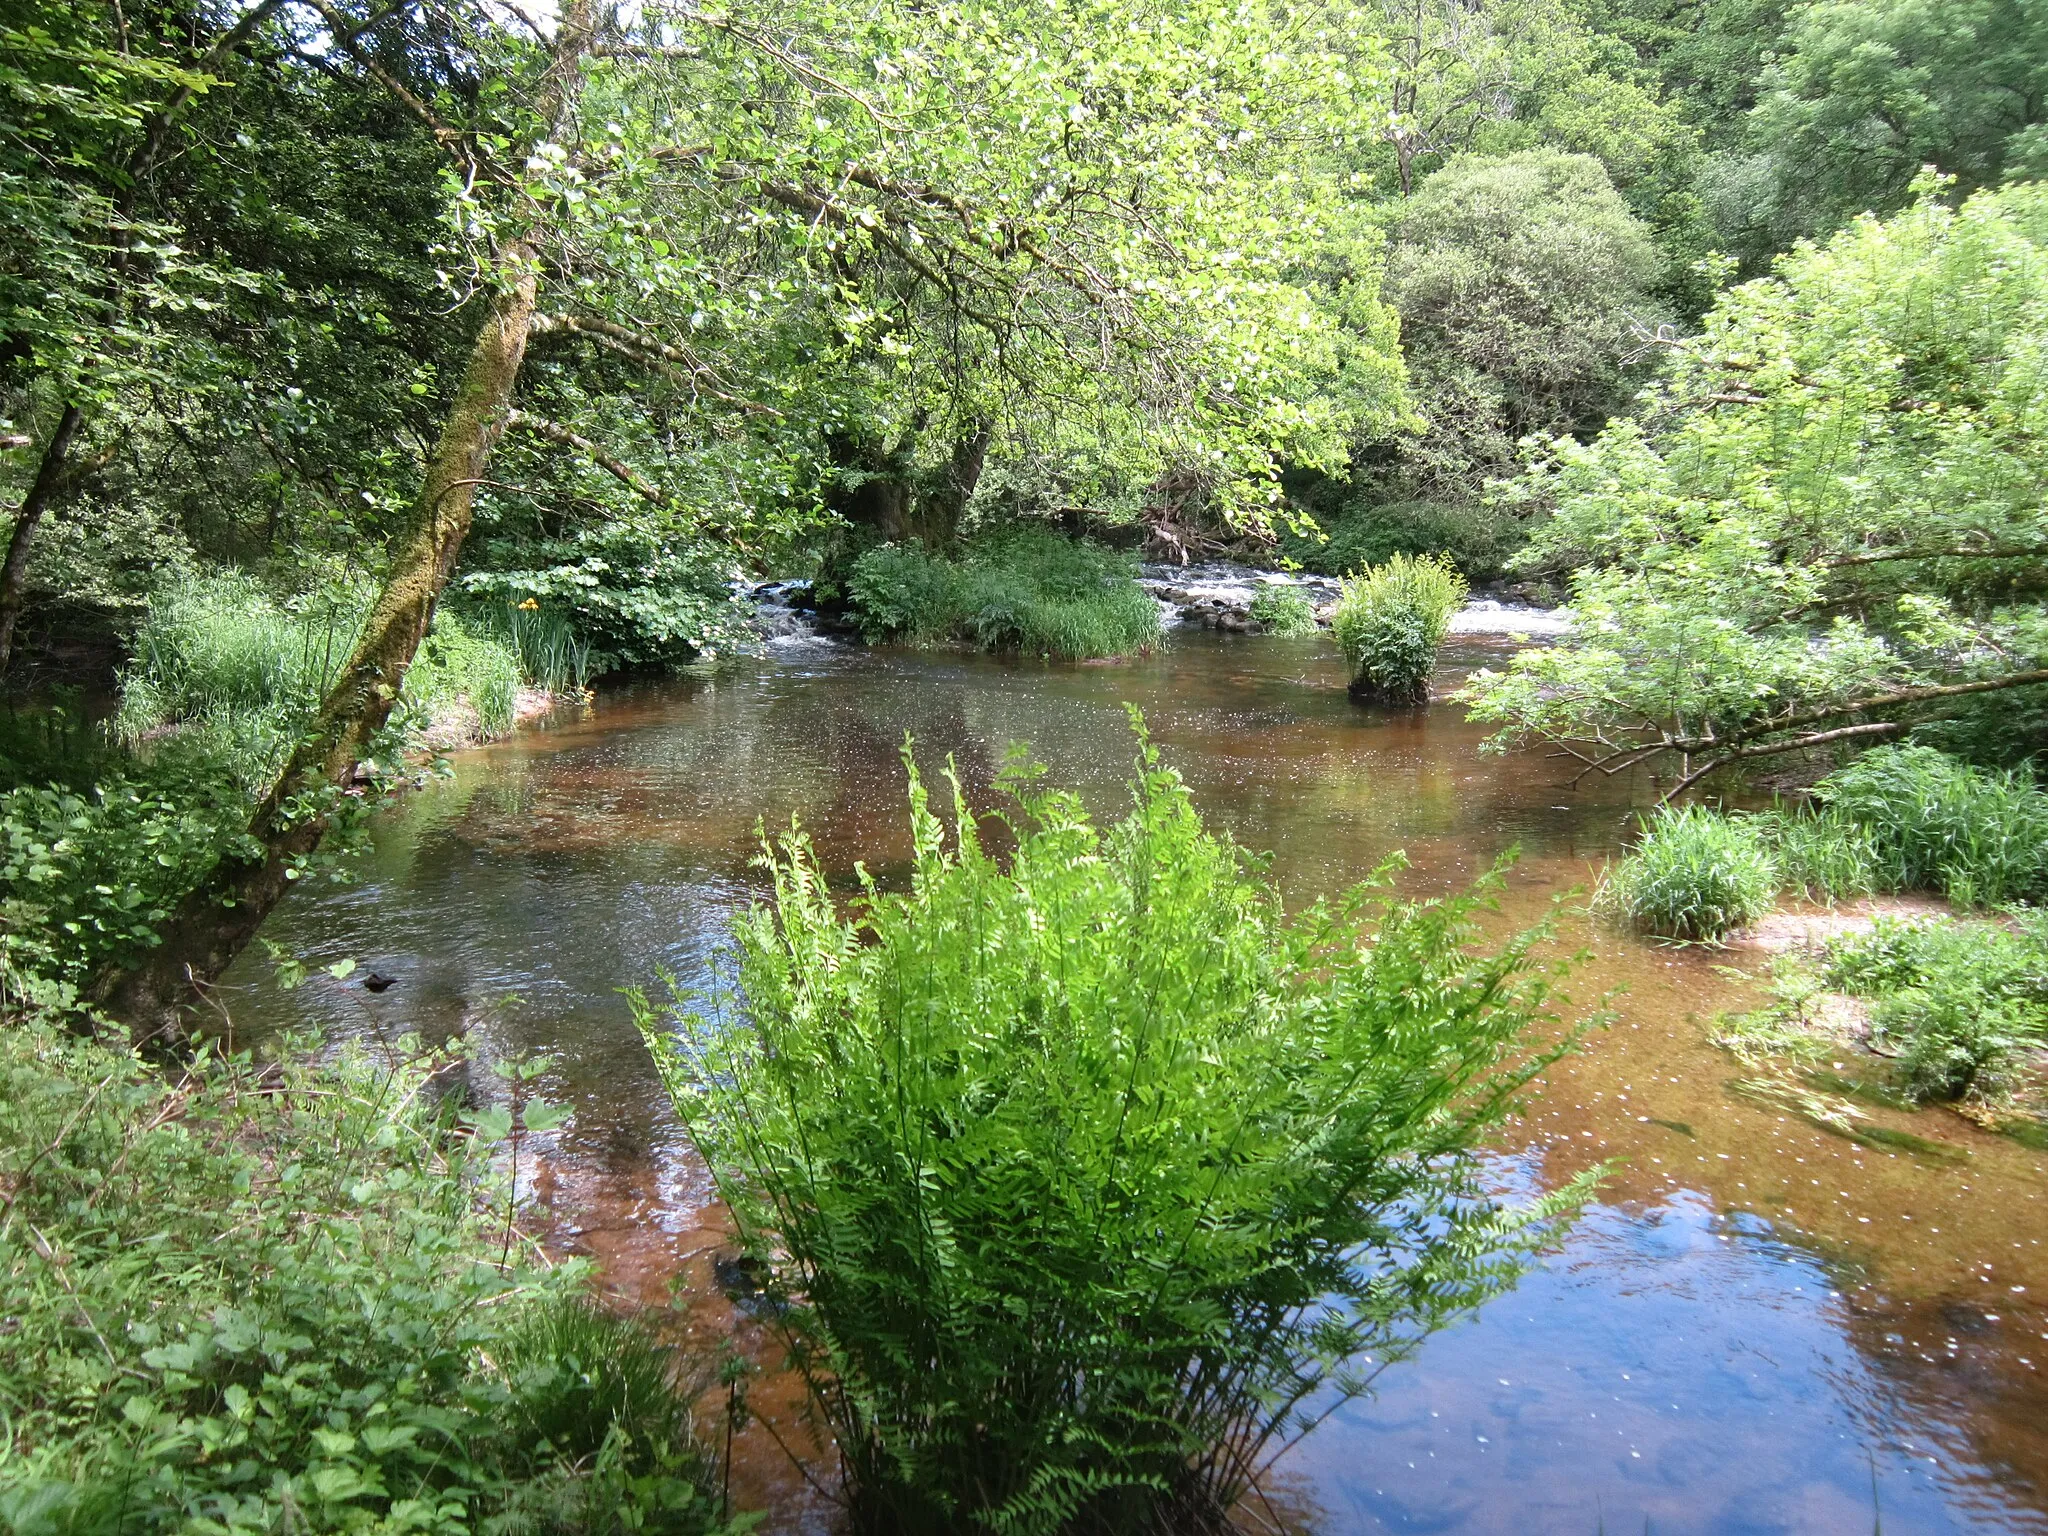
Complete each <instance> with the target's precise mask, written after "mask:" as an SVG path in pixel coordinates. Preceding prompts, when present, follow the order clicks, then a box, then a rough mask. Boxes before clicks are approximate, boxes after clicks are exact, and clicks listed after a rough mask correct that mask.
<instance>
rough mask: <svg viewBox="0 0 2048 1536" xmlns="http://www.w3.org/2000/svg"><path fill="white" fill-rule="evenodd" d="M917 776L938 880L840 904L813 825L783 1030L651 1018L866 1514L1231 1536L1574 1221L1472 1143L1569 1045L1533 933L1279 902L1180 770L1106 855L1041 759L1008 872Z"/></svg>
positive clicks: (1140, 797)
mask: <svg viewBox="0 0 2048 1536" xmlns="http://www.w3.org/2000/svg"><path fill="white" fill-rule="evenodd" d="M905 760H906V765H907V766H908V767H909V768H910V770H911V791H910V793H911V829H912V834H913V838H914V846H915V848H916V859H915V869H914V874H913V879H912V886H911V889H910V891H909V892H908V893H907V894H902V895H890V894H883V893H881V892H880V891H879V890H877V889H876V887H875V886H874V885H873V883H872V882H869V883H868V884H867V886H866V893H865V896H864V897H863V898H862V900H861V901H860V903H859V904H858V906H857V908H856V910H855V912H854V913H852V914H849V915H842V914H841V913H840V911H839V910H838V909H837V907H836V905H835V900H834V897H833V894H832V892H831V891H830V889H829V888H828V885H827V880H826V876H825V874H824V872H823V871H822V870H821V869H820V867H819V865H818V863H817V861H816V859H815V857H814V855H813V853H812V851H811V848H810V845H809V843H808V842H807V840H806V839H805V838H804V837H803V836H802V834H801V833H800V832H799V831H795V830H793V831H792V833H791V834H790V836H789V837H788V838H786V839H785V840H783V841H782V842H781V843H780V844H779V846H775V847H772V848H770V849H768V850H767V851H766V853H765V855H764V861H765V863H766V865H767V867H768V868H769V870H770V872H771V874H772V876H773V881H774V892H775V895H774V903H773V905H772V906H770V907H766V908H760V909H756V910H755V911H754V912H753V913H752V914H751V915H749V916H748V917H746V918H745V919H743V920H742V922H741V923H740V925H739V928H738V972H737V988H736V994H735V995H737V996H739V997H743V998H744V999H745V1002H746V1006H747V1008H748V1009H749V1011H750V1016H751V1027H749V1025H748V1024H746V1023H743V1022H741V1021H739V1020H735V1019H730V1018H726V1017H722V1016H717V1014H716V1010H714V1016H712V1017H709V1018H706V1017H702V1016H699V1015H697V1014H694V1013H689V1012H687V1011H683V1010H682V1008H681V1006H680V1005H679V1008H678V1014H677V1017H676V1018H675V1019H674V1020H668V1019H664V1018H660V1017H657V1016H656V1015H655V1014H654V1013H653V1012H652V1010H651V1009H650V1008H649V1006H648V1004H647V1003H646V1001H645V1000H644V999H636V1011H637V1014H638V1017H639V1020H640V1025H641V1028H642V1031H643V1032H644V1034H645V1036H646V1038H647V1041H648V1045H649V1048H650V1050H651V1051H652V1052H653V1053H654V1055H655V1058H656V1060H657V1062H658V1063H659V1064H660V1067H661V1070H662V1072H663V1075H664V1077H665V1079H666V1081H667V1083H668V1085H669V1089H670V1091H671V1093H672V1094H673V1096H674V1098H675V1101H676V1105H677V1108H678V1110H679V1112H680V1113H681V1115H682V1117H683V1120H684V1122H685V1124H686V1125H687V1126H688V1129H689V1131H690V1134H691V1135H692V1137H693V1138H694V1139H695V1141H696V1143H697V1145H698V1146H699V1148H700V1149H701V1150H702V1151H703V1153H704V1155H705V1157H706V1159H707V1161H708V1163H709V1165H710V1166H711V1168H712V1169H713V1170H714V1173H715V1174H716V1177H717V1179H718V1183H719V1188H720V1190H721V1192H722V1194H723V1195H724V1197H725V1199H726V1200H727V1201H728V1202H729V1204H730V1208H731V1210H732V1212H733V1218H734V1221H735V1223H736V1226H737V1229H738V1231H739V1234H740V1237H741V1240H742V1242H743V1244H744V1245H745V1247H746V1248H747V1250H748V1251H749V1253H750V1254H751V1255H752V1256H753V1257H754V1258H755V1259H757V1260H758V1261H759V1262H760V1263H761V1264H762V1265H763V1266H764V1270H765V1272H766V1273H767V1275H768V1276H769V1277H770V1278H769V1282H768V1284H769V1289H770V1292H771V1297H772V1300H773V1304H774V1305H773V1315H774V1317H775V1318H776V1319H777V1322H778V1326H779V1327H780V1328H781V1329H782V1330H783V1331H784V1332H785V1334H786V1336H787V1338H788V1341H789V1343H790V1345H791V1349H792V1357H793V1358H794V1360H795V1361H796V1362H797V1364H798V1365H799V1367H800V1368H801V1369H802V1370H803V1371H804V1373H805V1375H806V1376H807V1378H808V1380H809V1382H810V1385H811V1389H812V1391H813V1394H814V1396H815V1400H816V1403H817V1406H818V1408H819V1410H820V1412H821V1413H822V1415H823V1416H824V1417H825V1418H826V1420H827V1421H828V1422H829V1424H830V1425H831V1428H832V1431H833V1434H834V1436H835V1438H836V1441H837V1444H838V1447H839V1450H840V1454H841V1456H842V1457H843V1465H844V1467H845V1470H846V1474H847V1477H848V1491H849V1495H850V1503H851V1508H852V1510H853V1513H854V1516H855V1523H856V1526H857V1528H859V1529H863V1530H872V1531H887V1532H891V1533H899V1532H900V1533H911V1536H920V1533H926V1532H941V1531H943V1532H970V1531H992V1532H994V1531H1000V1532H1016V1533H1031V1532H1055V1531H1104V1532H1122V1531H1132V1532H1136V1531H1153V1530H1173V1531H1190V1530H1203V1529H1216V1528H1220V1521H1221V1519H1222V1512H1223V1511H1224V1510H1225V1509H1226V1508H1227V1506H1228V1505H1229V1504H1230V1503H1231V1502H1232V1501H1233V1500H1234V1499H1235V1498H1236V1497H1237V1495H1238V1494H1240V1493H1241V1492H1243V1491H1244V1490H1245V1489H1246V1488H1247V1487H1248V1486H1249V1484H1250V1481H1251V1479H1252V1478H1253V1477H1255V1476H1256V1475H1257V1474H1258V1473H1259V1471H1260V1470H1262V1466H1263V1464H1264V1463H1265V1460H1266V1457H1265V1455H1264V1450H1265V1448H1266V1446H1267V1444H1268V1442H1269V1440H1270V1439H1272V1438H1273V1437H1274V1436H1276V1435H1278V1436H1280V1437H1282V1438H1283V1439H1284V1438H1286V1437H1287V1435H1288V1434H1290V1433H1291V1432H1292V1430H1293V1428H1294V1427H1295V1426H1296V1424H1297V1423H1298V1422H1299V1421H1298V1420H1297V1419H1296V1418H1295V1413H1296V1410H1297V1409H1299V1408H1300V1407H1301V1406H1302V1405H1303V1404H1304V1403H1305V1402H1306V1401H1307V1400H1308V1399H1309V1398H1311V1397H1314V1398H1316V1400H1317V1402H1318V1404H1319V1405H1320V1404H1324V1403H1327V1402H1328V1401H1329V1400H1330V1399H1331V1398H1333V1397H1341V1396H1343V1395H1345V1394H1349V1393H1355V1392H1358V1391H1361V1390H1363V1383H1364V1382H1365V1381H1366V1380H1368V1379H1369V1377H1370V1374H1371V1365H1372V1363H1373V1362H1375V1361H1380V1360H1384V1359H1386V1358H1388V1357H1389V1356H1390V1355H1393V1354H1398V1353H1400V1352H1401V1351H1403V1350H1404V1349H1406V1348H1408V1347H1410V1346H1411V1345H1412V1344H1413V1343H1414V1342H1415V1341H1416V1339H1417V1338H1419V1336H1420V1335H1422V1334H1423V1333H1425V1332H1427V1331H1428V1330H1429V1329H1430V1328H1431V1327H1433V1326H1435V1325H1436V1324H1438V1323H1440V1322H1441V1321H1443V1320H1444V1319H1445V1318H1446V1317H1448V1316H1450V1315H1453V1314H1455V1313H1456V1312H1458V1311H1460V1310H1462V1309H1464V1308H1466V1307H1469V1306H1471V1305H1473V1304H1475V1303H1476V1302H1477V1301H1479V1300H1480V1299H1481V1298H1483V1297H1485V1296H1487V1295H1489V1294H1492V1293H1494V1292H1496V1291H1497V1290H1498V1289H1500V1288H1501V1287H1503V1286H1504V1285H1506V1284H1508V1283H1511V1279H1512V1276H1513V1275H1514V1273H1515V1272H1516V1270H1517V1264H1516V1262H1515V1251H1516V1250H1517V1249H1518V1248H1519V1247H1521V1246H1523V1245H1526V1244H1527V1243H1529V1242H1531V1241H1533V1240H1534V1239H1535V1236H1536V1234H1537V1233H1538V1232H1539V1231H1541V1230H1543V1228H1544V1226H1545V1225H1546V1223H1545V1221H1544V1218H1546V1217H1548V1216H1553V1215H1556V1214H1557V1213H1559V1212H1561V1211H1562V1210H1563V1209H1564V1208H1565V1206H1564V1202H1563V1201H1550V1202H1545V1203H1543V1204H1542V1205H1540V1206H1537V1207H1534V1208H1522V1209H1512V1210H1511V1209H1504V1208H1502V1207H1500V1206H1497V1205H1495V1204H1493V1203H1491V1202H1490V1201H1488V1200H1486V1199H1484V1198H1482V1197H1481V1196H1480V1194H1479V1188H1478V1182H1477V1177H1476V1176H1477V1166H1476V1164H1475V1163H1474V1161H1473V1158H1472V1149H1473V1147H1474V1145H1475V1142H1476V1140H1477V1138H1478V1137H1479V1136H1480V1135H1481V1133H1482V1131H1483V1130H1484V1128H1485V1127H1486V1126H1487V1125H1488V1124H1489V1123H1490V1122H1491V1121H1492V1120H1493V1119H1494V1118H1495V1116H1496V1115H1497V1114H1498V1113H1499V1112H1500V1111H1501V1109H1502V1107H1503V1106H1504V1104H1505V1103H1506V1102H1507V1100H1508V1097H1509V1095H1510V1094H1511V1092H1512V1091H1513V1090H1514V1089H1515V1088H1517V1087H1518V1086H1519V1085H1520V1084H1522V1083H1523V1082H1524V1081H1526V1079H1527V1078H1528V1077H1529V1075H1530V1074H1531V1073H1533V1072H1534V1071H1535V1070H1536V1069H1537V1068H1538V1067H1539V1066H1540V1065H1541V1064H1542V1062H1543V1061H1545V1060H1548V1059H1550V1056H1551V1055H1553V1054H1554V1053H1555V1050H1556V1049H1559V1048H1561V1047H1557V1046H1554V1045H1553V1046H1550V1047H1548V1048H1546V1049H1545V1050H1543V1051H1542V1052H1541V1053H1539V1052H1538V1051H1537V1049H1536V1048H1534V1047H1530V1046H1528V1045H1527V1044H1525V1036H1526V1035H1527V1034H1528V1033H1529V1032H1530V1031H1531V1028H1532V1026H1535V1025H1537V1024H1538V1023H1539V1021H1541V1020H1543V1019H1545V1018H1546V1017H1547V1015H1546V1013H1545V1000H1546V991H1545V983H1544V982H1543V981H1542V980H1540V979H1538V977H1537V976H1536V975H1535V973H1534V972H1533V971H1532V969H1531V966H1530V960H1529V951H1530V946H1531V944H1532V942H1533V941H1534V939H1535V937H1536V935H1534V934H1525V935H1523V936H1522V937H1520V938H1519V939H1516V940H1514V941H1512V942H1510V943H1509V944H1508V945H1507V946H1506V948H1505V949H1502V950H1500V951H1497V952H1494V953H1491V954H1481V953H1478V952H1475V951H1474V950H1473V949H1471V948H1470V947H1468V946H1469V945H1470V944H1471V943H1472V941H1473V940H1474V939H1475V937H1476V934H1477V924H1476V917H1477V914H1478V913H1479V912H1480V911H1481V910H1482V909H1483V908H1485V907H1486V906H1487V905H1488V903H1487V902H1486V901H1485V900H1484V899H1482V898H1481V897H1479V896H1464V897H1459V898H1456V899H1453V900H1448V901H1442V902H1428V903H1422V904H1416V905H1408V904H1398V903H1395V902H1393V901H1391V900H1386V901H1382V902H1381V903H1380V904H1379V905H1378V908H1377V911H1378V921H1377V923H1376V924H1375V925H1371V926H1370V927H1362V926H1361V923H1360V915H1361V911H1362V909H1363V907H1364V905H1365V902H1366V899H1367V895H1368V894H1369V893H1367V892H1359V893H1354V895H1353V896H1352V897H1351V898H1350V899H1348V900H1347V901H1346V902H1345V903H1344V904H1342V906H1341V907H1339V908H1337V909H1336V910H1331V909H1328V908H1325V907H1323V906H1317V907H1314V908H1311V909H1309V910H1308V911H1306V912H1303V913H1300V914H1296V915H1294V916H1292V917H1289V916H1287V915H1284V914H1283V912H1282V909H1281V903H1280V900H1279V898H1278V896H1277V894H1276V893H1275V892H1274V891H1273V890H1272V889H1271V888H1270V887H1269V886H1267V885H1265V884H1264V883H1262V882H1261V881H1260V880H1259V879H1257V878H1256V877H1255V876H1254V875H1253V874H1252V873H1251V872H1250V870H1251V866H1250V865H1248V864H1247V862H1246V861H1245V859H1244V858H1243V857H1242V856H1241V855H1240V854H1239V852H1238V851H1237V850H1236V849H1234V848H1233V847H1232V846H1230V845H1229V844H1228V843H1226V842H1224V841H1222V840H1220V839H1219V838H1217V837H1215V836H1213V835H1211V834H1210V833H1208V832H1207V831H1205V830H1204V828H1203V826H1202V823H1201V821H1200V818H1199V817H1198V816H1197V814H1196V812H1195V810H1194V807H1193V805H1192V803H1191V801H1190V798H1189V795H1188V792H1187V790H1186V788H1185V786H1184V785H1183V784H1182V783H1181V781H1180V779H1179V777H1178V776H1177V775H1175V774H1174V773H1172V772H1170V771H1168V770H1166V769H1164V768H1162V767H1161V766H1160V764H1159V760H1158V757H1157V754H1156V753H1155V752H1154V751H1153V750H1152V749H1151V748H1150V747H1149V746H1146V747H1143V748H1142V753H1141V757H1140V761H1139V766H1138V772H1137V776H1136V778H1135V780H1134V782H1133V784H1132V786H1131V793H1132V808H1131V810H1130V812H1129V814H1128V815H1127V816H1126V818H1125V819H1124V820H1123V821H1121V822H1120V823H1118V824H1117V825H1115V826H1114V827H1112V828H1109V829H1107V830H1103V829H1099V828H1097V827H1096V826H1095V825H1094V824H1093V823H1092V822H1091V821H1090V820H1089V817H1088V814H1087V812H1086V810H1085V809H1084V807H1083V806H1082V804H1081V802H1080V800H1079V799H1078V797H1076V796H1075V795H1073V794H1070V793H1065V792H1060V791H1050V790H1044V789H1039V788H1034V787H1033V786H1032V778H1033V774H1034V773H1035V770H1033V769H1031V768H1030V767H1029V765H1027V764H1024V763H1023V762H1022V761H1021V759H1017V758H1013V759H1012V761H1011V763H1010V764H1009V766H1008V768H1007V769H1006V771H1005V773H1004V775H1003V776H1002V778H1001V780H1000V781H999V782H1000V788H1001V790H1002V792H1003V794H1004V795H1005V797H1006V801H1005V803H1006V806H1007V809H1006V810H1005V811H1004V813H1003V815H1004V819H1005V821H1006V823H1007V827H1008V831H1009V834H1011V835H1014V838H1015V842H1016V852H1015V853H1014V854H1013V855H1012V856H1011V858H1010V860H1009V861H1008V864H1007V866H1004V865H1002V864H999V863H998V862H997V861H996V859H994V858H993V857H991V856H990V855H989V854H988V853H987V852H985V851H984V850H983V848H982V847H981V845H980V844H979V842H978V840H977V832H976V821H975V818H974V817H973V815H972V814H971V813H970V812H969V811H968V810H967V809H966V806H965V804H964V801H963V800H962V798H961V796H960V790H959V785H958V783H957V781H955V782H954V795H955V805H956V810H955V814H954V817H953V820H952V823H951V825H950V827H947V826H943V825H942V824H941V822H940V821H939V819H938V818H937V817H936V816H935V815H933V814H932V813H931V812H930V811H929V809H928V808H927V804H926V798H925V793H924V791H923V789H922V788H921V786H920V785H919V782H918V779H917V776H916V772H915V766H914V764H910V763H909V755H908V749H907V748H906V751H905ZM949 841H950V846H949ZM1543 1038H1544V1039H1545V1040H1547V1041H1548V1040H1554V1038H1555V1036H1554V1035H1553V1034H1552V1033H1551V1032H1550V1031H1549V1030H1548V1029H1545V1030H1544V1031H1543ZM1573 1197H1574V1198H1575V1197H1576V1190H1575V1191H1574V1192H1573ZM1367 1353H1369V1354H1370V1357H1371V1358H1370V1360H1368V1361H1366V1362H1364V1363H1363V1364H1362V1365H1361V1366H1360V1367H1359V1368H1357V1369H1356V1370H1354V1368H1353V1366H1352V1363H1351V1362H1352V1361H1353V1360H1354V1359H1355V1357H1357V1356H1358V1355H1360V1354H1367Z"/></svg>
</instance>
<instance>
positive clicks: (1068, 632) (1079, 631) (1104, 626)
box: [846, 528, 1159, 660]
mask: <svg viewBox="0 0 2048 1536" xmlns="http://www.w3.org/2000/svg"><path fill="white" fill-rule="evenodd" d="M1136 574H1137V572H1136V566H1135V562H1133V561H1132V560H1131V559H1130V558H1129V557H1128V556H1124V555H1119V554H1117V553H1115V552H1114V551H1111V550H1107V549H1103V548H1101V547H1100V546H1098V545H1093V544H1087V543H1083V542H1080V541H1077V540H1073V539H1065V538H1061V537H1060V536H1058V535H1057V534H1053V533H1048V532H1041V531H1038V530H1035V529H1023V528H1019V529H1012V530H1009V531H1007V532H1004V533H1002V534H999V535H992V536H989V537H987V538H984V539H982V540H980V541H978V542H977V543H975V544H974V545H973V546H972V547H971V548H970V549H969V550H968V552H967V553H966V554H965V555H964V556H963V557H962V558H960V559H958V560H953V559H948V558H946V557H945V556H942V555H936V554H932V553H930V552H929V551H927V550H924V549H923V548H920V547H917V546H913V545H908V544H883V545H879V546H877V547H876V548H874V549H871V550H868V551H867V552H866V553H864V554H862V555H861V556H860V557H859V558H858V559H856V560H855V561H854V562H853V568H852V571H851V574H850V575H849V576H848V578H847V582H846V590H847V595H848V597H849V598H850V600H851V603H852V608H853V612H854V616H855V617H856V618H857V619H858V620H859V622H860V626H861V630H862V632H863V633H864V634H865V635H866V636H867V637H868V638H869V639H871V640H901V641H906V642H908V643H910V644H913V645H933V644H940V643H953V644H964V645H972V646H976V647H978V648H980V649H983V650H990V651H1017V652H1021V653H1023V654H1024V655H1027V656H1050V657H1058V658H1061V659H1065V660H1083V659H1087V658H1089V657H1099V656H1124V655H1129V654H1130V653H1132V652H1134V651H1141V650H1145V649H1147V648H1148V647H1150V646H1152V645H1155V644H1157V643H1158V639H1159V608H1158V605H1157V604H1156V603H1154V602H1153V601H1152V599H1151V598H1150V597H1149V596H1148V595H1147V594H1146V593H1145V591H1144V590H1143V589H1142V588H1140V587H1139V586H1138V584H1137V582H1136V581H1135V580H1134V579H1133V578H1134V577H1135V576H1136Z"/></svg>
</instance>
